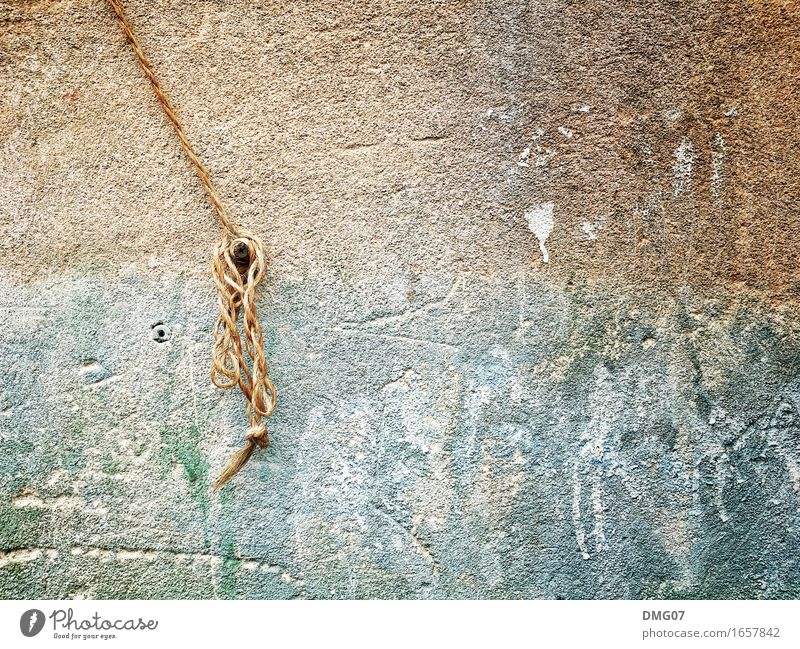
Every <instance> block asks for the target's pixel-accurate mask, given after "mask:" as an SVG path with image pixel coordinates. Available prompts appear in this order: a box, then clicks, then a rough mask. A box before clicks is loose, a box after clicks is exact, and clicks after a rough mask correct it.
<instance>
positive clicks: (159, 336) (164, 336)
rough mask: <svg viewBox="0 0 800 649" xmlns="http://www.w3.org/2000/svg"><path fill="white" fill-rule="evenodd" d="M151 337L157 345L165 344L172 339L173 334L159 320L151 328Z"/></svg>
mask: <svg viewBox="0 0 800 649" xmlns="http://www.w3.org/2000/svg"><path fill="white" fill-rule="evenodd" d="M150 337H151V338H152V339H153V340H155V341H156V342H157V343H165V342H167V341H168V340H169V339H170V338H171V337H172V332H171V331H170V329H169V327H168V326H167V325H165V324H164V323H163V322H162V321H161V320H159V321H158V322H154V323H153V324H152V325H151V326H150Z"/></svg>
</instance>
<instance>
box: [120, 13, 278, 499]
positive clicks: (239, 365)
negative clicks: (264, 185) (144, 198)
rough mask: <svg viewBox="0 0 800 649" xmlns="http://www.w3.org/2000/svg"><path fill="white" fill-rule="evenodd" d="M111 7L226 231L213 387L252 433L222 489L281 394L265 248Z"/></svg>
mask: <svg viewBox="0 0 800 649" xmlns="http://www.w3.org/2000/svg"><path fill="white" fill-rule="evenodd" d="M108 4H109V5H111V8H112V9H113V11H114V13H115V14H116V16H117V19H118V20H119V23H120V25H121V26H122V31H123V33H124V34H125V37H126V38H127V40H128V43H129V44H130V46H131V49H132V50H133V53H134V54H135V55H136V58H137V60H138V61H139V65H140V67H141V68H142V71H143V72H144V75H145V76H146V77H147V79H148V81H150V85H151V87H152V88H153V92H155V95H156V98H157V99H158V102H159V104H160V105H161V108H162V109H163V110H164V114H165V115H166V116H167V119H168V120H169V121H170V123H171V124H172V126H173V128H174V129H175V133H176V134H177V136H178V139H179V140H180V143H181V146H182V147H183V150H184V151H185V153H186V156H187V157H188V158H189V161H190V162H191V163H192V166H193V167H194V170H195V172H196V173H197V176H198V178H199V179H200V182H201V183H202V185H203V189H205V192H206V195H207V196H208V200H209V202H210V203H211V205H212V207H213V208H214V210H215V211H216V213H217V216H218V217H219V221H220V223H221V224H222V227H223V235H222V239H221V240H220V242H219V243H218V244H217V247H216V248H215V249H214V254H213V256H212V259H211V273H212V275H213V277H214V281H215V283H216V285H217V301H218V303H219V317H218V318H217V321H216V324H215V325H214V347H213V350H212V352H211V381H212V382H213V383H214V385H216V386H217V387H219V388H223V389H229V388H232V387H234V386H239V389H240V390H241V391H242V394H243V395H244V398H245V402H246V404H245V410H246V413H247V419H248V420H249V422H250V427H249V428H248V429H247V432H246V433H245V445H244V446H243V447H242V448H241V449H239V450H238V451H237V452H236V453H234V455H233V457H231V459H230V461H229V462H228V465H227V466H226V467H225V469H224V470H223V472H222V474H221V475H220V476H219V478H217V481H216V482H215V483H214V489H219V488H220V487H221V486H222V485H224V484H225V483H226V482H227V481H228V480H230V479H231V478H232V477H233V476H235V475H236V474H237V473H238V472H239V470H240V469H241V468H242V467H243V466H244V465H245V464H246V463H247V461H248V460H249V459H250V456H251V455H252V454H253V451H254V450H255V449H256V447H260V448H266V447H267V446H268V445H269V435H268V433H267V426H266V423H264V422H263V418H264V417H269V416H270V415H271V414H272V411H273V410H274V409H275V404H276V401H277V392H276V391H275V386H274V385H273V384H272V381H271V380H270V378H269V368H268V367H267V359H266V356H265V355H264V334H263V332H262V330H261V325H260V324H259V322H258V315H257V314H256V304H255V291H256V287H257V286H258V284H259V282H261V280H262V279H263V278H264V275H265V274H266V271H267V255H266V252H265V250H264V244H263V243H262V242H261V240H260V239H259V238H258V237H257V236H255V235H254V234H251V233H249V232H247V231H246V230H244V229H243V228H241V227H239V226H238V225H236V224H235V223H234V222H233V221H232V220H231V219H230V218H229V217H228V214H227V212H226V211H225V207H224V206H223V204H222V201H220V199H219V196H218V195H217V191H216V189H215V187H214V184H213V182H212V181H211V176H210V175H209V173H208V170H207V169H206V168H205V166H204V165H203V163H202V162H201V161H200V158H199V157H198V156H197V153H195V150H194V148H193V147H192V144H191V142H190V141H189V138H188V137H186V132H185V130H184V128H183V124H181V122H180V120H179V119H178V116H177V114H176V113H175V109H174V107H173V106H172V102H171V101H170V100H169V97H168V96H167V95H166V93H165V92H164V90H163V89H162V88H161V84H160V83H159V82H158V78H157V77H156V75H155V72H153V66H152V64H151V63H150V60H149V59H148V58H147V55H146V54H145V53H144V50H143V49H142V47H141V45H140V44H139V41H138V39H137V38H136V34H135V33H134V31H133V28H132V27H131V24H130V22H129V21H128V18H127V17H126V16H125V12H124V11H123V9H122V5H121V3H120V2H119V0H108ZM240 316H241V330H240V327H239V321H240Z"/></svg>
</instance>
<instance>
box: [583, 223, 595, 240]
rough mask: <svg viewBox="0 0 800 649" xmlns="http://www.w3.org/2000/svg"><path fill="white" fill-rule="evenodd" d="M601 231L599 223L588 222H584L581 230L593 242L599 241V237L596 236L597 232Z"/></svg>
mask: <svg viewBox="0 0 800 649" xmlns="http://www.w3.org/2000/svg"><path fill="white" fill-rule="evenodd" d="M599 229H600V224H599V223H589V222H588V221H584V222H583V223H581V230H583V233H584V234H585V235H586V236H587V237H588V238H589V239H590V240H591V241H594V240H595V239H597V235H596V234H595V230H599Z"/></svg>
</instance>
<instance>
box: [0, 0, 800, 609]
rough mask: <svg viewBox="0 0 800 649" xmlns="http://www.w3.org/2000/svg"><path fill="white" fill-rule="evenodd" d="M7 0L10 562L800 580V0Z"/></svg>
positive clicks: (213, 590) (216, 587)
mask: <svg viewBox="0 0 800 649" xmlns="http://www.w3.org/2000/svg"><path fill="white" fill-rule="evenodd" d="M126 8H127V9H128V13H129V15H130V17H131V20H132V21H133V22H134V24H135V25H136V27H137V30H138V32H139V34H140V38H141V41H142V43H143V45H144V47H145V48H146V50H147V52H148V54H149V56H150V58H151V59H152V61H153V64H154V66H155V68H156V70H157V71H158V73H159V76H160V78H161V81H162V84H163V85H164V87H165V88H166V89H167V91H168V92H169V93H170V95H171V96H172V97H173V99H174V103H175V105H176V107H177V109H178V111H179V112H180V114H181V116H182V118H183V120H184V121H185V123H186V125H187V131H188V134H189V137H190V138H191V139H192V141H193V142H194V143H195V144H196V147H197V149H198V151H199V152H200V154H201V156H202V157H203V159H204V161H205V162H206V164H207V166H208V167H209V169H211V170H212V173H213V175H214V178H215V181H216V182H217V184H218V185H219V190H220V194H221V195H222V196H223V198H224V201H225V203H226V204H227V205H228V206H229V209H230V212H231V215H232V216H233V217H234V218H235V219H236V220H238V221H239V222H241V223H242V224H245V225H246V226H247V227H248V228H250V229H252V230H254V231H257V232H258V233H259V234H261V235H262V237H263V238H264V240H265V241H266V242H267V244H268V247H269V250H270V253H271V255H272V262H271V271H270V276H269V279H268V280H267V286H266V287H265V290H264V291H263V292H262V293H261V294H260V301H259V311H260V314H261V317H262V319H263V322H264V324H265V327H266V330H265V335H266V339H267V342H266V344H267V351H268V354H269V361H270V365H271V368H272V373H273V378H274V380H275V382H276V385H277V386H278V391H279V403H278V408H277V410H276V412H275V415H274V417H273V418H272V422H271V439H272V445H271V446H270V447H269V449H268V450H267V451H265V452H261V453H259V454H258V455H257V456H256V457H255V458H254V459H253V460H252V461H251V463H250V464H249V465H248V466H247V467H246V469H245V470H244V471H243V473H242V474H241V475H240V476H238V477H237V478H236V479H235V480H234V481H233V483H232V484H230V485H228V486H226V487H225V488H223V489H222V490H220V491H219V492H212V491H211V489H210V483H211V481H212V480H213V477H214V476H216V475H217V474H218V473H219V471H220V470H221V468H222V466H223V464H224V462H225V460H226V458H227V457H228V455H229V453H230V452H231V451H232V450H233V449H234V448H235V447H237V446H238V445H239V444H240V441H241V437H242V434H243V431H244V428H245V426H246V422H245V421H244V415H243V408H242V403H241V402H240V398H238V397H237V396H236V395H233V394H226V393H222V392H221V391H219V390H218V389H216V388H214V387H213V386H212V384H211V382H210V380H209V378H208V370H209V359H210V351H211V341H212V326H213V322H214V319H215V309H216V304H215V298H214V292H213V291H214V287H213V284H212V282H211V279H210V275H209V270H208V264H209V259H210V253H211V249H212V246H213V244H214V242H215V241H216V238H217V234H218V227H217V225H216V223H215V221H214V214H213V212H212V210H211V209H210V208H209V206H208V205H207V204H206V203H205V199H204V196H203V193H202V190H201V188H200V186H199V184H198V182H197V180H196V179H195V178H194V176H193V175H192V170H191V168H190V167H189V165H188V163H187V162H186V161H185V160H184V158H183V157H182V152H181V150H180V147H179V146H178V145H177V143H176V141H175V139H174V135H173V134H172V132H171V130H170V126H169V124H168V123H167V122H166V120H165V119H164V117H163V116H162V115H161V113H160V112H159V111H160V109H159V107H158V105H157V104H156V102H155V101H154V99H153V97H152V96H151V91H150V89H149V87H148V85H147V83H146V82H145V80H144V78H143V77H142V75H141V72H140V71H139V69H138V67H137V66H136V63H135V60H134V58H133V55H132V54H131V52H130V51H129V49H128V47H127V44H126V43H125V41H124V39H123V36H122V34H121V32H120V30H119V27H118V26H117V24H116V22H115V20H114V17H113V15H112V14H111V12H110V10H108V9H107V7H106V6H105V5H104V3H102V2H93V1H89V0H62V1H60V2H44V1H32V2H25V3H19V2H0V26H1V27H0V52H2V56H0V69H2V73H1V74H0V97H2V104H0V148H1V150H2V154H0V197H2V200H0V275H2V278H3V281H2V283H0V284H1V285H0V313H2V316H3V317H2V318H0V596H2V597H15V598H29V597H48V598H62V597H100V598H102V597H123V598H124V597H143V598H150V597H154V598H169V597H190V598H210V597H220V598H227V597H244V598H248V597H252V598H260V597H280V598H284V597H287V598H288V597H309V598H329V597H335V598H352V597H409V598H417V597H431V598H442V597H459V598H461V597H464V598H470V597H493V598H495V597H496V598H515V597H547V598H556V597H563V598H595V597H598V598H616V597H626V598H647V597H688V598H693V597H697V598H743V597H747V598H787V597H797V596H798V595H800V566H798V560H797V558H796V557H797V556H800V555H799V554H798V552H799V551H800V545H799V544H800V541H798V538H800V537H799V536H798V524H799V523H800V509H799V508H800V414H798V413H800V318H799V317H798V288H799V287H800V283H798V279H800V275H799V274H798V265H797V264H798V262H797V253H796V241H797V239H798V235H799V234H800V220H799V219H800V217H798V204H797V196H798V181H797V178H798V175H799V174H798V172H800V169H798V164H799V163H798V160H800V156H798V150H797V146H798V145H797V142H798V133H797V126H796V119H795V118H794V116H795V114H796V112H797V108H798V106H797V100H796V97H795V96H794V95H793V93H792V92H791V89H792V81H793V80H794V79H795V78H796V77H797V76H798V72H800V70H798V68H799V67H800V65H799V63H798V55H797V51H798V37H797V34H798V33H799V32H798V11H797V7H796V6H795V4H794V3H789V2H779V1H774V2H745V1H743V0H742V1H737V2H730V3H724V4H720V3H712V2H692V3H684V2H666V3H664V2H639V1H614V2H604V3H599V2H593V1H577V0H572V1H571V0H559V1H552V2H549V1H548V2H541V3H536V4H531V3H526V2H520V1H519V0H506V1H499V2H494V3H490V4H487V3H477V2H467V1H454V2H441V3H429V2H415V1H402V2H401V1H397V2H387V3H380V4H375V3H361V2H348V3H345V2H325V3H322V2H319V1H317V0H307V1H306V2H295V3H290V4H289V5H287V4H286V3H277V2H243V1H236V2H232V3H231V2H226V3H223V2H218V1H214V0H193V1H191V2H173V1H170V0H159V1H158V2H143V1H142V0H129V1H128V2H126Z"/></svg>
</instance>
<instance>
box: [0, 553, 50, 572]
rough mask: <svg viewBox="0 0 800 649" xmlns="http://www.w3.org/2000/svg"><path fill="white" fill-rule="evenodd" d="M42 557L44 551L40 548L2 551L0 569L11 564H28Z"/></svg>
mask: <svg viewBox="0 0 800 649" xmlns="http://www.w3.org/2000/svg"><path fill="white" fill-rule="evenodd" d="M41 556H42V551H41V549H40V548H23V549H19V550H9V551H8V552H3V551H1V550H0V568H2V567H4V566H6V565H8V564H9V563H28V562H29V561H36V560H37V559H38V558H39V557H41Z"/></svg>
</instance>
